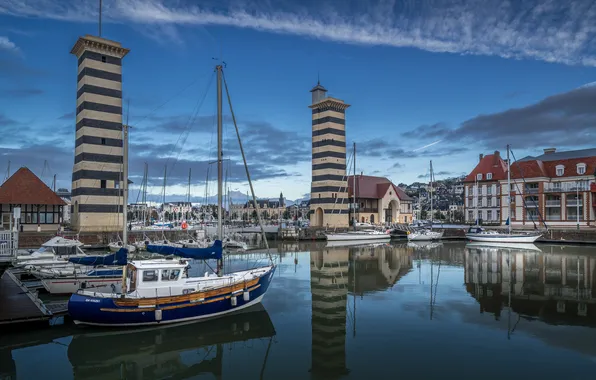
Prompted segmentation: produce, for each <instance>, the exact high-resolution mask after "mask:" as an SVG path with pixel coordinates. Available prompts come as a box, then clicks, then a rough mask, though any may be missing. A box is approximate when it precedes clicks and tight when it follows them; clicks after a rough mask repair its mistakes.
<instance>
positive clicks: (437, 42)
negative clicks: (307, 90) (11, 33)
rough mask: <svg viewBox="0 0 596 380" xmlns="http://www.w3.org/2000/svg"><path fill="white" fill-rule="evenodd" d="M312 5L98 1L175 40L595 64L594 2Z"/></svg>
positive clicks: (84, 11) (9, 0) (76, 5)
mask: <svg viewBox="0 0 596 380" xmlns="http://www.w3.org/2000/svg"><path fill="white" fill-rule="evenodd" d="M196 4H201V6H200V7H199V6H198V5H196ZM310 4H311V6H310V7H309V6H303V5H296V4H292V2H288V1H287V0H266V1H265V0H264V1H263V2H262V4H258V2H256V3H255V2H241V1H234V0H227V1H226V0H221V1H219V2H217V3H213V5H212V6H208V5H205V1H201V2H200V3H196V2H191V1H186V2H183V1H180V0H178V1H174V2H172V1H166V0H118V1H116V0H104V19H105V20H106V21H107V22H119V23H135V24H145V25H147V24H149V25H157V26H160V27H161V28H164V29H163V30H162V32H163V33H164V35H166V36H167V35H169V36H170V37H172V38H178V34H177V33H176V32H175V30H174V29H173V28H174V27H175V26H176V25H220V26H232V27H238V28H249V29H255V30H261V31H267V32H272V33H284V34H293V35H299V36H304V37H310V38H317V39H322V40H330V41H336V42H343V43H351V44H361V45H384V46H393V47H413V48H418V49H422V50H426V51H431V52H449V53H458V54H474V55H491V56H500V57H503V58H514V59H536V60H541V61H546V62H556V63H563V64H570V65H586V66H596V52H595V48H596V46H595V45H596V42H595V41H596V24H594V23H593V20H594V19H596V6H593V5H592V4H590V2H584V1H581V0H577V1H567V2H564V1H559V0H531V1H524V2H520V1H516V0H467V1H466V0H443V1H441V2H435V1H432V2H429V1H417V2H416V1H412V0H371V1H367V2H362V1H360V0H346V1H342V2H341V5H338V2H336V1H333V0H321V1H317V2H311V3H310ZM0 14H7V15H13V16H18V17H40V18H51V19H55V20H62V21H74V22H80V21H85V22H90V21H95V20H96V19H97V4H96V3H95V2H89V1H85V2H83V1H66V0H65V1H59V2H57V1H51V0H29V1H23V0H3V5H0ZM157 32H159V29H158V30H157Z"/></svg>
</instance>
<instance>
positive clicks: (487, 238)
mask: <svg viewBox="0 0 596 380" xmlns="http://www.w3.org/2000/svg"><path fill="white" fill-rule="evenodd" d="M540 236H542V233H540V232H529V233H523V232H520V233H501V232H498V231H491V230H485V229H484V228H482V227H478V226H473V227H470V228H469V229H468V232H467V233H466V239H468V240H470V241H477V242H491V243H534V242H535V241H536V240H538V239H539V238H540Z"/></svg>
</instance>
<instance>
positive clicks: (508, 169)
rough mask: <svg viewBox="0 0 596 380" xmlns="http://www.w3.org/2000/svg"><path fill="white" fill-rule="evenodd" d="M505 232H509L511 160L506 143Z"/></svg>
mask: <svg viewBox="0 0 596 380" xmlns="http://www.w3.org/2000/svg"><path fill="white" fill-rule="evenodd" d="M507 233H508V234H510V233H511V161H510V159H509V144H507Z"/></svg>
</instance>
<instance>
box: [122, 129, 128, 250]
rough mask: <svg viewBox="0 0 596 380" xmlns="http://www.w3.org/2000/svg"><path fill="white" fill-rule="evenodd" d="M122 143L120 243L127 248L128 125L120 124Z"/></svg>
mask: <svg viewBox="0 0 596 380" xmlns="http://www.w3.org/2000/svg"><path fill="white" fill-rule="evenodd" d="M122 143H123V146H124V149H123V152H122V153H123V154H122V156H123V157H122V243H123V245H124V247H125V248H128V229H127V228H126V224H127V220H126V219H127V218H128V212H127V211H126V205H127V204H128V125H126V124H123V125H122Z"/></svg>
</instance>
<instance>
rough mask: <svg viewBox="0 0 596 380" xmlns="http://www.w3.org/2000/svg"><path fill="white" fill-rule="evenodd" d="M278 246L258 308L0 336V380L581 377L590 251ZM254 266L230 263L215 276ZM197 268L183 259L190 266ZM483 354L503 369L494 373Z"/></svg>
mask: <svg viewBox="0 0 596 380" xmlns="http://www.w3.org/2000/svg"><path fill="white" fill-rule="evenodd" d="M278 249H279V250H280V252H281V253H280V254H279V256H277V260H278V262H279V269H278V271H276V279H275V281H273V282H272V288H271V290H270V291H269V293H268V296H267V297H265V299H264V301H263V305H258V306H256V307H255V308H252V309H249V310H246V311H245V312H244V313H241V314H236V315H230V316H227V317H225V318H222V319H219V320H214V321H210V322H204V323H195V324H189V325H186V326H172V327H167V328H160V329H146V330H124V331H118V332H115V331H113V330H97V329H81V328H76V327H73V326H62V327H57V328H52V329H47V330H36V331H31V332H29V333H21V334H18V335H15V334H12V335H4V334H2V333H0V379H8V378H10V379H15V378H18V379H33V378H35V379H37V378H44V376H45V377H46V378H59V379H71V378H73V379H77V380H82V379H125V378H126V379H160V378H162V379H163V378H193V379H198V378H205V379H213V378H217V379H220V378H221V379H231V378H241V377H242V378H250V379H253V378H254V379H258V378H269V379H278V378H288V379H294V378H296V379H308V378H315V379H339V378H392V377H394V373H393V372H391V373H390V372H387V371H393V369H392V366H391V365H390V366H387V363H391V364H395V365H399V366H400V375H403V377H406V378H441V377H448V376H453V377H455V376H458V377H463V378H467V377H466V376H465V375H464V376H461V375H462V373H461V371H460V370H458V369H449V368H451V367H453V363H455V362H458V361H461V358H462V357H465V358H466V360H467V362H466V366H467V368H468V369H470V373H474V374H476V375H475V376H477V374H478V373H481V372H482V371H484V372H482V373H483V375H482V378H483V379H484V380H487V379H492V378H502V377H504V376H509V375H510V374H511V372H512V371H513V370H512V368H514V369H515V371H513V372H515V373H516V375H519V376H517V377H516V378H522V377H524V376H525V377H530V376H534V377H543V378H553V376H554V377H556V376H558V377H565V376H566V375H565V374H566V372H565V368H567V367H561V366H560V362H558V361H557V360H562V361H564V362H565V363H566V366H567V365H568V366H572V367H573V368H576V370H579V369H581V370H588V369H590V368H591V369H594V368H593V367H594V366H595V365H594V361H593V358H596V345H595V344H594V342H595V341H596V329H594V328H593V327H594V325H595V324H596V322H595V321H596V315H595V314H594V313H595V312H596V310H595V309H594V305H595V304H596V302H595V300H594V297H593V293H594V292H593V290H594V270H595V269H596V255H591V254H590V252H591V251H592V249H590V248H577V247H566V248H565V247H560V246H540V245H539V246H531V247H522V246H515V247H506V246H496V247H495V246H486V245H482V244H480V245H479V244H468V245H466V244H465V243H450V242H445V243H440V242H438V243H432V244H418V243H417V244H415V245H412V244H408V243H401V244H393V245H389V244H377V245H374V246H364V247H363V246H347V247H328V246H326V245H325V244H324V243H323V244H308V245H307V244H303V243H300V244H298V243H297V244H284V245H283V246H281V247H279V248H278ZM266 259H267V256H266V255H264V254H253V253H249V254H238V255H229V256H228V257H227V259H226V260H227V261H226V265H225V269H226V270H239V269H244V268H248V267H253V266H254V264H255V263H256V262H264V261H265V260H266ZM208 269H209V268H208V267H204V266H203V265H202V264H200V263H196V264H193V269H192V270H193V271H197V273H202V272H204V271H206V270H208ZM562 326H564V327H562ZM274 336H275V340H273V337H274ZM507 336H509V337H510V338H511V340H507V339H506V338H507ZM545 343H547V344H545ZM397 350H399V351H397ZM396 352H399V355H396ZM495 355H499V357H500V358H503V360H504V361H506V362H507V365H504V366H501V367H498V368H495V366H494V357H495ZM559 358H564V359H559ZM33 359H34V360H35V363H40V364H36V365H31V363H32V360H33ZM428 363H433V365H427V364H428ZM559 367H561V368H559ZM486 368H491V371H490V374H488V375H486V374H484V373H485V372H486V371H485V369H486ZM524 368H528V371H527V372H524ZM578 368H579V369H578ZM557 371H558V372H557ZM524 373H525V375H524V376H522V375H523V374H524ZM557 374H558V375H557ZM555 375H556V376H555ZM491 376H492V377H491ZM469 377H471V376H469ZM571 378H575V377H573V376H572V377H571Z"/></svg>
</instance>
